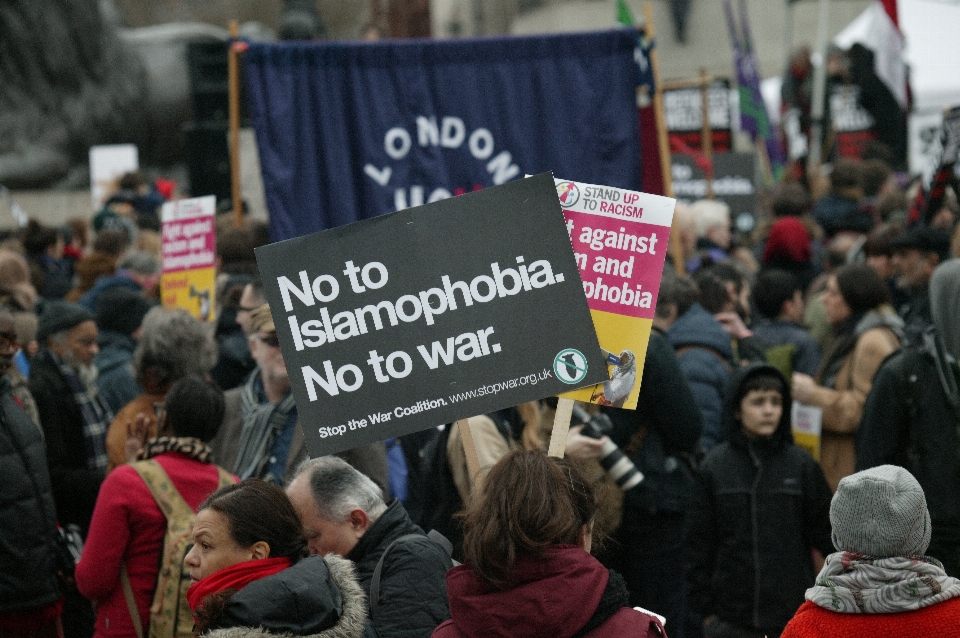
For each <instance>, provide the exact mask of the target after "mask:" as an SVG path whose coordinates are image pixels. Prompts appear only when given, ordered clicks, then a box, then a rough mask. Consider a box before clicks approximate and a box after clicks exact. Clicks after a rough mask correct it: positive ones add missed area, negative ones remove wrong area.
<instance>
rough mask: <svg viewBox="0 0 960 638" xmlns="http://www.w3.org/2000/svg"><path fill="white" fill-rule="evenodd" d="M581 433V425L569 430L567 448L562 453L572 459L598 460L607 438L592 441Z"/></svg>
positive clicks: (592, 439)
mask: <svg viewBox="0 0 960 638" xmlns="http://www.w3.org/2000/svg"><path fill="white" fill-rule="evenodd" d="M582 431H583V426H582V425H578V426H576V427H572V428H570V433H569V434H567V446H566V448H565V449H564V452H565V453H566V455H567V456H569V457H570V458H574V459H598V458H600V451H601V450H603V444H604V443H605V442H606V441H607V437H605V436H604V437H603V438H599V439H594V438H591V437H589V436H584V435H583V434H580V432H582Z"/></svg>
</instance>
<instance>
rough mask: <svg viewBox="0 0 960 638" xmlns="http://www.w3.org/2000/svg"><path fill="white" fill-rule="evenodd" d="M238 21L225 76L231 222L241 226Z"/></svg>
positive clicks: (234, 24)
mask: <svg viewBox="0 0 960 638" xmlns="http://www.w3.org/2000/svg"><path fill="white" fill-rule="evenodd" d="M239 37H240V23H239V22H237V21H236V20H231V21H230V49H229V50H228V53H227V76H228V78H229V82H230V88H229V99H230V196H231V197H232V198H233V224H234V226H236V227H237V228H243V202H242V201H241V198H240V52H239V51H238V50H237V49H238V48H237V46H236V42H237V38H239Z"/></svg>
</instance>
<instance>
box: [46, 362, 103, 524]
mask: <svg viewBox="0 0 960 638" xmlns="http://www.w3.org/2000/svg"><path fill="white" fill-rule="evenodd" d="M29 387H30V392H31V393H32V394H33V398H34V399H36V401H37V408H38V410H39V411H40V425H41V426H43V433H44V438H45V439H46V444H47V467H49V468H50V481H51V484H52V485H53V498H54V501H55V502H56V504H57V520H59V521H60V524H61V525H67V524H68V523H75V524H77V525H79V526H80V528H81V530H82V531H83V535H84V537H86V535H87V528H89V527H90V518H91V517H92V516H93V507H94V505H96V503H97V492H99V491H100V484H101V483H103V479H104V477H105V475H104V473H103V472H101V471H98V470H91V469H89V468H88V467H87V453H86V449H87V447H86V444H85V443H84V440H83V416H81V414H80V407H79V406H78V405H77V402H76V401H75V400H74V398H73V392H71V391H70V387H69V386H67V382H66V381H65V380H64V378H63V375H61V374H60V369H59V367H58V366H57V363H56V361H55V360H54V359H53V355H52V354H51V353H50V351H49V350H46V349H43V350H40V352H38V353H37V356H36V357H34V359H33V362H31V364H30V382H29Z"/></svg>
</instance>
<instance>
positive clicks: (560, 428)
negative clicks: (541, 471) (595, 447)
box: [547, 398, 573, 459]
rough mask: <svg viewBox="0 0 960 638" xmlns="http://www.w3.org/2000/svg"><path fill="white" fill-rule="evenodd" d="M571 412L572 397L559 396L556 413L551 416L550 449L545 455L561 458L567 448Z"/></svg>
mask: <svg viewBox="0 0 960 638" xmlns="http://www.w3.org/2000/svg"><path fill="white" fill-rule="evenodd" d="M572 414H573V399H564V398H560V399H559V400H558V401H557V413H556V415H555V416H554V418H553V432H551V433H550V449H549V451H547V456H555V457H557V458H558V459H560V458H563V452H564V450H565V449H566V448H567V434H568V433H569V432H570V416H571V415H572Z"/></svg>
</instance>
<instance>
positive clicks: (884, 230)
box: [863, 224, 903, 257]
mask: <svg viewBox="0 0 960 638" xmlns="http://www.w3.org/2000/svg"><path fill="white" fill-rule="evenodd" d="M902 234H903V229H902V228H900V227H899V226H896V225H894V224H882V225H880V226H877V227H876V228H874V229H873V230H872V231H870V234H869V235H867V239H866V241H864V242H863V254H864V255H866V256H867V257H874V256H881V255H882V256H885V257H893V241H894V240H895V239H897V238H898V237H900V235H902Z"/></svg>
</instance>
